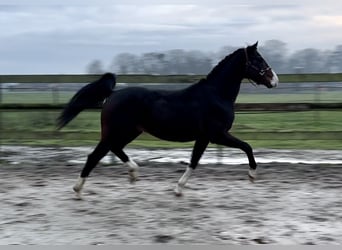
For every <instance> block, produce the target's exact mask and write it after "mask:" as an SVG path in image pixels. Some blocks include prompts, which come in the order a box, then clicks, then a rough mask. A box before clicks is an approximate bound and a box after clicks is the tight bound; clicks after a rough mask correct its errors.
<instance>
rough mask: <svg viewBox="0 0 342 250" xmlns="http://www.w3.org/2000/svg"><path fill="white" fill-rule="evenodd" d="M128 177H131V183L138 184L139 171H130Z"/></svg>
mask: <svg viewBox="0 0 342 250" xmlns="http://www.w3.org/2000/svg"><path fill="white" fill-rule="evenodd" d="M128 175H129V181H130V183H134V182H136V181H137V180H138V179H139V178H138V171H136V170H135V169H130V170H129V171H128Z"/></svg>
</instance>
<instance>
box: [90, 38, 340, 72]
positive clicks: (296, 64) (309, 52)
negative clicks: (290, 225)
mask: <svg viewBox="0 0 342 250" xmlns="http://www.w3.org/2000/svg"><path fill="white" fill-rule="evenodd" d="M236 49H238V47H234V46H224V47H222V48H221V49H219V50H218V51H217V52H203V51H199V50H190V51H188V50H183V49H173V50H168V51H162V52H148V53H142V54H139V55H137V54H132V53H128V52H125V53H120V54H118V55H116V56H115V57H114V58H113V60H112V62H111V64H110V66H109V68H105V67H104V65H103V63H102V62H101V61H100V60H94V61H92V62H90V63H89V65H88V66H87V69H86V70H87V73H91V74H100V73H103V72H105V71H111V72H116V73H118V74H161V75H164V74H204V75H206V74H208V73H209V72H210V70H211V69H212V68H213V67H214V66H215V65H216V64H217V63H218V62H219V61H220V60H222V59H223V58H224V57H225V56H227V55H228V54H230V53H232V52H233V51H235V50H236ZM259 51H260V53H261V54H262V55H263V57H264V58H265V59H266V60H267V61H268V62H269V64H270V65H272V68H274V70H275V71H276V72H278V73H280V74H288V73H340V72H342V45H338V46H336V47H335V48H333V49H331V50H319V49H313V48H306V49H302V50H298V51H295V52H293V53H288V49H287V44H286V43H285V42H282V41H279V40H268V41H266V42H265V43H264V44H263V45H259Z"/></svg>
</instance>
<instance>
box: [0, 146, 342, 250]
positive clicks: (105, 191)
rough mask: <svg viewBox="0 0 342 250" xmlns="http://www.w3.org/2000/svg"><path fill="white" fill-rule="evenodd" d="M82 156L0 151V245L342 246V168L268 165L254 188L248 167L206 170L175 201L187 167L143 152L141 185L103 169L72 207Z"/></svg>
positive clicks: (118, 170)
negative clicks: (178, 183) (74, 185)
mask: <svg viewBox="0 0 342 250" xmlns="http://www.w3.org/2000/svg"><path fill="white" fill-rule="evenodd" d="M86 151H87V149H86V150H84V149H82V150H80V149H76V150H73V149H71V148H60V149H53V148H46V149H44V148H38V149H37V148H25V147H17V148H15V147H7V148H6V147H3V148H2V151H1V152H0V153H1V155H0V156H1V158H0V166H1V168H0V179H1V181H0V200H1V206H0V209H1V212H0V244H157V243H168V244H246V245H250V244H277V245H290V244H291V245H292V244H325V245H326V244H328V245H330V244H342V168H341V167H342V165H341V164H337V163H336V162H334V161H333V164H329V163H317V164H312V163H311V164H304V163H286V162H272V161H270V162H264V163H261V164H259V176H258V180H257V181H256V182H255V183H250V182H249V181H248V178H247V170H248V166H247V165H246V164H244V163H241V164H238V163H236V164H234V165H227V164H220V163H204V164H203V163H202V164H201V165H200V166H199V167H198V168H197V169H196V171H195V173H194V174H193V176H192V177H191V178H190V180H189V183H188V185H187V188H186V189H185V190H184V196H183V197H175V196H174V195H173V188H174V186H175V184H176V182H177V180H178V179H179V177H180V176H181V175H182V173H183V171H184V169H185V167H186V166H185V165H184V164H182V163H177V162H162V161H161V162H156V161H155V160H152V159H155V157H154V153H155V152H154V151H151V152H148V151H144V152H142V154H143V155H141V156H142V157H141V158H139V157H138V158H137V156H138V155H135V160H136V161H137V162H138V163H139V164H140V166H141V170H140V180H139V181H138V182H136V183H135V184H130V183H129V181H128V175H127V169H125V168H123V167H122V166H121V165H119V164H118V163H116V164H108V162H103V163H102V164H100V165H99V166H98V167H97V168H96V169H95V170H94V172H93V173H92V175H91V178H89V180H88V182H87V183H86V185H85V189H84V194H83V198H82V199H77V198H76V196H75V195H74V193H73V191H72V189H71V188H72V186H73V184H74V183H75V181H76V178H77V176H78V175H79V172H80V171H81V169H82V168H83V162H82V161H84V159H85V157H86ZM89 152H90V151H89ZM89 152H88V153H89ZM135 152H136V154H138V152H139V150H138V151H135ZM172 153H174V152H172V151H170V152H169V154H168V155H167V157H171V154H172ZM213 153H214V152H213ZM290 153H291V152H290ZM308 153H309V151H308ZM330 153H331V152H330ZM334 153H336V152H334ZM164 154H165V152H164ZM258 154H259V156H261V153H260V152H259V153H258ZM265 154H266V152H265ZM272 154H277V152H276V151H272ZM279 154H280V153H279ZM209 155H210V154H209ZM303 155H305V154H303ZM333 155H334V154H332V156H333ZM207 157H208V155H207ZM301 157H304V156H301ZM330 157H331V156H330ZM338 157H340V156H338ZM338 157H337V158H338ZM209 158H210V157H209ZM275 158H277V157H276V156H275ZM309 158H310V157H309ZM333 158H334V157H333ZM80 159H81V160H80ZM148 159H150V160H148ZM257 159H258V158H257ZM334 159H335V160H336V157H335V158H334ZM204 162H206V161H205V159H204ZM223 162H224V161H223Z"/></svg>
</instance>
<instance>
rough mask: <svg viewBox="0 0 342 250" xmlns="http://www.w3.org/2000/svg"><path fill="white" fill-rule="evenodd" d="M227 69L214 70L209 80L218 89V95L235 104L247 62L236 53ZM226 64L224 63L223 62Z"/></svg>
mask: <svg viewBox="0 0 342 250" xmlns="http://www.w3.org/2000/svg"><path fill="white" fill-rule="evenodd" d="M228 59H230V60H229V61H227V62H226V63H228V64H229V65H226V66H225V67H221V68H217V69H216V70H215V69H214V70H213V71H212V72H211V73H210V74H209V75H208V78H207V80H208V81H209V84H210V85H212V86H213V87H214V88H215V89H217V92H218V94H219V95H220V96H221V97H222V98H223V99H225V100H229V101H232V102H235V100H236V98H237V96H238V94H239V91H240V86H241V82H242V79H243V77H244V71H245V61H244V58H243V59H242V58H241V55H240V54H238V53H235V54H233V55H231V57H230V58H228ZM223 63H224V62H223Z"/></svg>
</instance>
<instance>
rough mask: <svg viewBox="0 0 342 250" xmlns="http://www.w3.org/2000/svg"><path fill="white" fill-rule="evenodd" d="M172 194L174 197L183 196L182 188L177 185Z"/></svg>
mask: <svg viewBox="0 0 342 250" xmlns="http://www.w3.org/2000/svg"><path fill="white" fill-rule="evenodd" d="M174 194H175V196H176V197H181V196H183V192H182V188H181V187H180V186H179V185H177V187H176V188H175V190H174Z"/></svg>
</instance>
